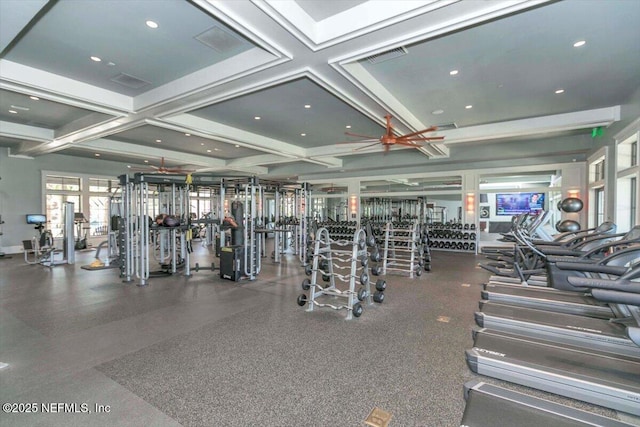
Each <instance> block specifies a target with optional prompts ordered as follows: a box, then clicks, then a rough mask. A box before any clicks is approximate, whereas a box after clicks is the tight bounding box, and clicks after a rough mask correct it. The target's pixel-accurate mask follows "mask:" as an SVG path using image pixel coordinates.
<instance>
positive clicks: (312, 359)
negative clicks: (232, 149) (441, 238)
mask: <svg viewBox="0 0 640 427" xmlns="http://www.w3.org/2000/svg"><path fill="white" fill-rule="evenodd" d="M196 250H197V251H198V253H197V257H199V259H196V260H195V261H198V260H199V261H201V263H206V262H207V260H208V259H209V255H208V253H207V251H206V249H203V248H200V247H199V246H196ZM482 259H483V258H482V257H475V256H473V255H463V254H454V253H445V252H434V254H433V266H434V267H433V271H432V272H431V273H429V274H425V275H423V276H422V277H420V278H416V279H408V278H405V277H402V276H393V275H389V276H387V277H386V279H387V283H388V289H387V292H386V299H385V302H384V303H383V304H382V305H377V304H376V305H373V306H371V307H365V312H364V313H363V315H362V317H360V318H359V319H353V320H351V321H346V320H345V312H344V311H333V310H321V309H316V310H315V311H314V312H312V313H309V312H307V311H306V310H305V308H301V307H299V306H298V305H297V304H296V303H295V298H296V296H297V295H298V294H299V293H300V292H301V290H300V286H299V284H300V282H301V281H302V279H303V278H304V277H305V276H304V273H303V270H302V269H301V268H300V267H299V266H298V265H299V264H298V263H297V261H296V260H295V258H294V257H288V258H287V259H286V260H285V261H284V262H283V263H282V264H280V265H274V264H272V263H270V262H269V261H268V260H265V264H264V266H263V271H262V272H261V274H260V276H259V277H258V280H256V281H254V282H247V281H244V282H240V283H234V282H230V281H223V280H221V279H219V278H218V277H217V274H215V273H214V274H212V273H210V272H202V271H201V272H199V273H195V274H194V276H193V277H192V278H186V277H183V276H175V277H171V278H161V279H152V280H151V282H150V285H149V286H148V287H144V288H139V287H136V286H135V285H131V284H123V283H121V282H120V280H119V279H118V277H117V272H116V271H113V270H103V271H96V272H88V271H85V270H81V269H80V265H81V264H88V263H89V262H90V261H91V254H90V253H83V254H79V256H78V262H77V265H76V266H61V267H56V268H54V269H52V270H50V269H47V268H43V267H39V266H27V265H24V264H23V263H22V262H21V258H20V257H15V256H14V257H13V258H12V259H10V260H3V261H1V262H0V362H6V363H9V365H10V366H9V367H8V368H5V369H4V370H2V371H0V385H1V387H0V397H1V399H0V400H1V401H2V402H63V403H74V402H75V403H88V404H89V405H90V408H93V407H94V406H93V405H94V404H95V403H98V404H102V405H109V406H110V411H109V412H108V413H101V414H96V413H91V414H69V413H66V414H61V413H57V414H30V415H25V414H21V415H18V414H10V415H7V414H0V424H1V425H12V426H13V425H16V426H21V425H43V426H44V425H47V426H58V425H59V426H70V425H92V426H94V425H96V426H100V425H105V426H107V425H109V426H113V425H132V426H133V425H136V426H140V425H154V426H164V425H185V426H208V425H212V426H213V425H215V426H258V425H259V426H361V425H363V423H362V421H363V420H364V418H365V417H366V416H367V414H368V413H369V412H370V411H371V409H372V408H373V407H375V406H377V407H380V408H382V409H384V410H386V411H389V412H391V413H392V414H393V419H392V422H391V426H457V425H459V421H460V418H461V415H462V411H463V409H464V400H463V396H462V384H463V383H464V382H465V381H467V380H469V379H471V378H474V374H472V373H471V372H470V371H469V370H468V369H467V367H466V364H465V361H464V350H465V349H466V348H468V347H470V346H471V345H472V341H471V333H470V329H471V327H472V326H473V312H474V311H475V310H476V308H477V300H478V298H479V294H480V284H481V283H482V282H483V281H484V280H486V279H487V277H488V274H487V273H486V272H485V271H484V270H481V269H478V268H476V263H477V262H478V261H481V260H482ZM216 261H217V260H216ZM463 284H467V285H468V286H463ZM442 316H444V317H446V318H448V319H446V320H448V322H441V321H438V318H439V317H442ZM487 381H488V382H493V383H500V384H503V383H501V382H499V381H495V380H491V379H487ZM509 386H510V387H512V388H516V389H520V390H522V389H524V388H521V387H517V386H512V385H509ZM527 391H528V392H530V393H534V394H537V395H542V396H544V397H549V395H547V394H545V393H541V392H535V391H531V390H529V389H527ZM553 398H554V400H557V401H561V402H564V403H569V404H571V405H574V406H578V407H582V408H583V409H588V410H593V411H598V412H599V413H603V414H606V415H608V416H615V415H616V414H615V413H614V412H613V411H608V410H605V409H603V408H597V407H594V406H593V405H587V404H581V403H577V402H574V401H571V400H570V399H563V398H558V397H553ZM5 423H6V424H5Z"/></svg>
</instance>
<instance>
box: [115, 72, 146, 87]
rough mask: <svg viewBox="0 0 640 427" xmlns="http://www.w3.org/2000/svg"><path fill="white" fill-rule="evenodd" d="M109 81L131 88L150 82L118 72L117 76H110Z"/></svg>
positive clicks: (143, 85)
mask: <svg viewBox="0 0 640 427" xmlns="http://www.w3.org/2000/svg"><path fill="white" fill-rule="evenodd" d="M111 81H112V82H115V83H118V84H120V85H122V86H126V87H128V88H131V89H140V88H142V87H145V86H147V85H150V84H151V83H149V82H148V81H146V80H142V79H139V78H137V77H134V76H132V75H130V74H126V73H120V74H118V75H117V76H115V77H114V78H112V79H111Z"/></svg>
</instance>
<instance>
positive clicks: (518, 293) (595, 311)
mask: <svg viewBox="0 0 640 427" xmlns="http://www.w3.org/2000/svg"><path fill="white" fill-rule="evenodd" d="M481 296H482V299H483V300H489V301H494V302H499V303H502V304H510V305H517V306H520V307H528V308H534V309H538V310H548V311H552V312H559V313H566V314H574V315H576V314H577V315H581V316H588V317H597V318H600V319H612V318H614V317H621V316H622V313H620V312H617V311H616V312H614V310H615V309H614V308H612V307H610V306H609V305H607V304H606V303H603V302H600V301H598V300H596V299H595V298H593V297H592V296H591V295H590V294H589V293H587V292H571V291H559V290H557V289H553V288H543V287H539V286H535V287H533V286H522V285H509V284H498V283H487V284H485V285H484V289H483V290H482V291H481Z"/></svg>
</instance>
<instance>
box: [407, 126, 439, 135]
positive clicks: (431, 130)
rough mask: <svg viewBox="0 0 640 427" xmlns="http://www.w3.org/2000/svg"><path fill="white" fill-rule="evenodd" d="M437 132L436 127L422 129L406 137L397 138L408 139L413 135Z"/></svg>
mask: <svg viewBox="0 0 640 427" xmlns="http://www.w3.org/2000/svg"><path fill="white" fill-rule="evenodd" d="M437 130H438V128H437V127H436V126H431V127H430V128H427V129H422V130H419V131H417V132H413V133H408V134H406V135H402V136H399V137H398V138H409V137H412V136H414V135H420V134H421V133H427V132H434V131H437Z"/></svg>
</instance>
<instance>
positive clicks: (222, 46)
mask: <svg viewBox="0 0 640 427" xmlns="http://www.w3.org/2000/svg"><path fill="white" fill-rule="evenodd" d="M194 38H195V39H196V40H198V41H199V42H200V43H202V44H203V45H205V46H207V47H209V48H211V49H213V50H215V51H216V52H218V53H226V52H230V51H232V50H234V49H237V48H238V47H240V46H242V43H243V42H242V40H240V39H239V38H237V37H236V36H235V35H233V34H231V33H230V32H228V31H226V30H224V29H223V28H220V27H218V26H215V27H211V28H209V29H208V30H207V31H205V32H203V33H200V34H198V35H197V36H195V37H194Z"/></svg>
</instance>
